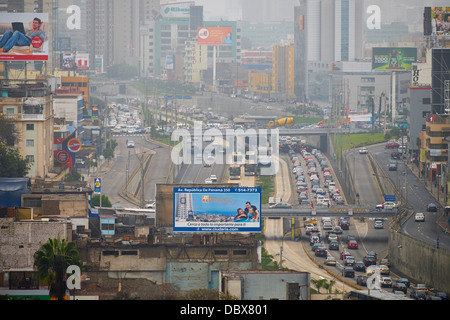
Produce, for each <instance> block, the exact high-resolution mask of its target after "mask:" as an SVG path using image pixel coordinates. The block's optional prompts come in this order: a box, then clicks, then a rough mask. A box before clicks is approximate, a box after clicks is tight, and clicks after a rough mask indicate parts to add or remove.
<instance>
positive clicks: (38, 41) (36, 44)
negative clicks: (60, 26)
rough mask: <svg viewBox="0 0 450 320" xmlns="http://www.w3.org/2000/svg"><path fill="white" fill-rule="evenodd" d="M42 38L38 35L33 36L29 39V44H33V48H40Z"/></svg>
mask: <svg viewBox="0 0 450 320" xmlns="http://www.w3.org/2000/svg"><path fill="white" fill-rule="evenodd" d="M42 43H43V42H42V39H41V38H39V37H34V38H33V39H32V40H31V44H32V45H33V47H34V48H40V47H41V46H42Z"/></svg>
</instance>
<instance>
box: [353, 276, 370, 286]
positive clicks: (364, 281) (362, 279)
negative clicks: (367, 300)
mask: <svg viewBox="0 0 450 320" xmlns="http://www.w3.org/2000/svg"><path fill="white" fill-rule="evenodd" d="M367 279H368V277H367V276H366V275H364V274H361V275H359V276H357V277H356V284H358V285H360V286H367Z"/></svg>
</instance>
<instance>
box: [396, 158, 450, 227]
mask: <svg viewBox="0 0 450 320" xmlns="http://www.w3.org/2000/svg"><path fill="white" fill-rule="evenodd" d="M404 163H405V165H406V166H407V167H408V169H409V170H411V172H412V173H413V174H414V175H415V176H416V178H417V180H419V181H420V183H422V184H423V185H424V186H425V189H426V190H427V191H428V192H429V193H430V194H431V196H432V197H433V198H434V199H435V200H436V203H439V205H440V206H441V207H442V208H444V207H445V206H446V205H447V204H446V203H445V192H443V191H440V190H439V188H437V187H435V186H434V183H430V181H425V179H424V178H423V177H419V168H417V166H415V165H414V164H413V163H410V162H408V161H404ZM436 223H437V225H438V226H439V227H440V228H441V229H442V230H445V229H447V230H448V229H449V227H450V225H449V216H446V215H445V213H444V210H442V212H441V216H440V217H439V219H438V220H437V221H436Z"/></svg>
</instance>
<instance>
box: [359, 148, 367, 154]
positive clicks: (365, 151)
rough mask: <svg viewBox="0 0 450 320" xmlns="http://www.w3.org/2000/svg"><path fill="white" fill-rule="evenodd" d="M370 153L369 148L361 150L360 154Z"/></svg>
mask: <svg viewBox="0 0 450 320" xmlns="http://www.w3.org/2000/svg"><path fill="white" fill-rule="evenodd" d="M368 152H369V150H367V148H361V149H359V154H367V153H368Z"/></svg>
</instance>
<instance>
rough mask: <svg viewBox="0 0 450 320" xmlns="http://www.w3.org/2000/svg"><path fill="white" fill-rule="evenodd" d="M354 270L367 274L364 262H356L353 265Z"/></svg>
mask: <svg viewBox="0 0 450 320" xmlns="http://www.w3.org/2000/svg"><path fill="white" fill-rule="evenodd" d="M353 270H355V271H362V272H366V266H365V265H364V263H363V262H362V261H356V262H355V263H354V264H353Z"/></svg>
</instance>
